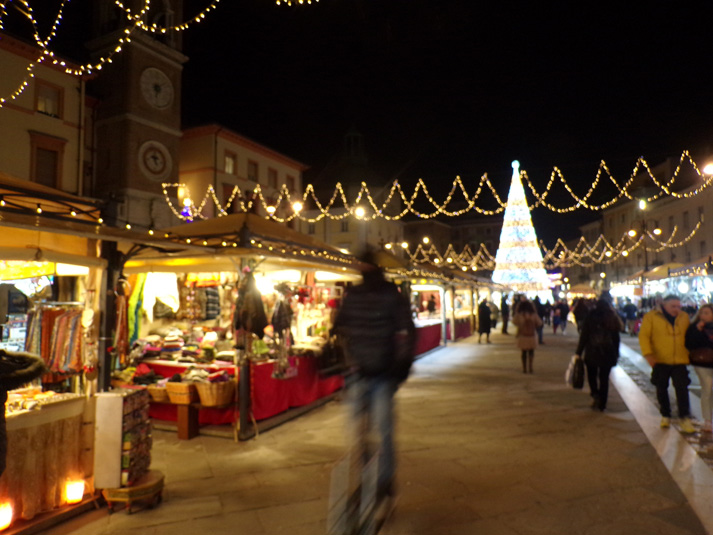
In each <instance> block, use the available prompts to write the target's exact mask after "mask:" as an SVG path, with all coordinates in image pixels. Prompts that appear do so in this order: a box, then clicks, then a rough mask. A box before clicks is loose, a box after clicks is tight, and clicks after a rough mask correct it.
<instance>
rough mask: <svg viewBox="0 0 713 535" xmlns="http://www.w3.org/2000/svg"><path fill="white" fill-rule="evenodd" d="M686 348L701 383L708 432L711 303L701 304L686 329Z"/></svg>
mask: <svg viewBox="0 0 713 535" xmlns="http://www.w3.org/2000/svg"><path fill="white" fill-rule="evenodd" d="M686 348H687V349H688V351H689V360H690V361H691V364H692V365H693V370H694V371H695V372H696V375H698V380H699V382H700V384H701V413H702V415H703V432H704V433H710V432H711V430H712V428H711V415H712V414H713V305H710V304H706V305H702V306H701V308H700V309H698V313H697V314H696V315H695V316H694V318H693V320H692V321H691V325H689V327H688V330H687V331H686Z"/></svg>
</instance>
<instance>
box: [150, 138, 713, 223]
mask: <svg viewBox="0 0 713 535" xmlns="http://www.w3.org/2000/svg"><path fill="white" fill-rule="evenodd" d="M684 164H690V165H691V166H692V168H693V169H694V171H695V172H696V173H697V175H698V177H700V179H701V183H700V185H698V186H697V187H695V188H692V189H690V190H689V191H686V192H684V193H678V192H675V191H673V189H672V186H673V184H674V183H675V182H676V180H677V179H678V178H679V176H680V174H681V169H682V167H683V165H684ZM642 170H644V171H645V172H646V173H647V174H648V175H649V177H650V178H651V180H652V182H653V183H654V184H655V186H656V187H657V188H658V190H659V191H658V192H657V193H655V194H654V195H652V196H650V197H648V198H646V199H645V200H646V201H647V202H651V201H655V200H657V199H660V198H663V197H664V196H670V197H675V198H691V197H694V196H695V195H697V194H699V193H700V192H702V191H703V190H705V189H706V188H708V187H710V185H711V183H713V175H710V174H705V173H703V172H701V171H700V169H699V167H698V165H697V164H696V162H695V161H694V160H693V159H692V157H691V155H690V153H689V152H688V151H683V152H682V153H681V157H680V159H679V162H678V166H677V167H676V170H675V171H674V173H673V175H672V176H671V178H670V179H669V180H667V181H664V182H662V181H660V180H658V179H656V177H655V176H654V175H653V173H652V172H651V169H650V167H649V165H648V163H647V162H646V160H644V158H643V157H640V158H639V159H638V160H637V161H636V165H635V166H634V168H633V170H632V174H631V175H630V177H629V178H628V179H627V180H626V181H625V182H624V183H623V185H620V184H619V182H618V181H617V180H616V178H615V177H614V176H613V174H612V173H611V171H610V170H609V168H608V167H607V165H606V163H605V162H604V161H603V160H602V161H601V162H600V164H599V167H598V169H597V173H596V176H595V179H594V182H593V183H592V185H591V186H590V188H589V191H587V192H586V194H584V195H577V194H576V193H575V192H574V190H573V189H572V188H571V186H570V185H569V183H568V181H567V179H566V178H565V176H564V173H563V172H562V171H561V169H559V168H558V167H554V169H553V171H552V173H551V175H550V178H549V181H548V182H547V185H546V186H545V189H544V190H542V191H538V190H537V189H536V188H535V186H534V184H533V183H532V181H531V180H530V178H529V176H528V175H527V172H526V171H520V178H521V179H522V180H523V181H524V183H526V184H527V187H528V189H529V190H530V192H531V193H532V195H533V196H534V198H535V201H534V202H533V203H531V204H528V205H527V209H528V210H533V209H534V208H538V207H543V208H546V209H548V210H550V211H552V212H555V213H570V212H573V211H575V210H579V209H587V210H591V211H602V210H604V209H606V208H609V207H611V206H612V205H614V204H615V203H617V202H619V201H622V200H624V199H629V200H634V199H635V197H634V196H633V195H632V194H631V192H630V189H631V187H632V184H633V182H634V179H635V178H636V177H637V175H638V174H639V173H640V172H641V171H642ZM605 177H606V179H608V181H609V182H611V183H612V184H613V185H614V186H615V187H616V188H617V194H616V195H615V196H614V197H612V198H611V199H609V200H608V201H606V202H603V203H601V204H595V203H591V202H590V199H591V197H592V195H593V194H594V192H595V189H596V188H597V187H598V186H599V185H600V184H601V183H602V182H603V181H604V180H605ZM558 183H559V184H562V185H563V186H564V188H565V189H566V190H567V192H568V193H569V195H570V196H571V198H572V200H573V201H574V203H573V204H571V205H569V206H555V205H554V204H552V203H550V202H549V201H548V196H549V195H550V193H551V191H552V188H553V187H554V185H555V184H558ZM167 188H183V189H184V190H185V191H186V196H187V197H189V198H190V199H194V198H193V196H192V195H191V193H190V191H188V188H187V186H186V185H185V184H180V183H176V184H163V189H164V197H165V199H166V202H167V203H168V205H169V206H170V207H171V210H172V211H173V213H174V214H176V215H177V217H179V218H180V212H179V211H178V210H176V208H175V207H174V206H173V203H172V200H171V197H170V196H169V194H168V192H167ZM486 190H488V191H489V192H490V194H491V196H492V199H493V200H494V202H495V203H496V204H497V205H498V207H497V208H495V209H490V208H485V207H483V206H480V205H479V204H478V201H480V200H483V194H484V192H485V191H486ZM249 195H250V198H248V197H247V196H246V195H245V194H243V192H242V190H241V189H240V188H239V187H238V186H235V187H234V189H233V191H232V192H231V194H230V196H229V198H228V200H227V201H226V202H225V204H222V203H221V202H220V201H219V199H218V197H217V194H216V192H215V189H213V187H212V186H209V187H208V189H207V190H206V193H205V194H204V196H203V198H202V199H201V201H200V202H199V203H198V205H194V211H193V212H194V215H195V216H196V217H198V218H205V217H206V216H205V215H204V214H203V209H204V208H205V207H206V206H207V203H208V201H209V200H211V201H212V202H213V204H214V205H215V207H216V212H217V214H218V215H219V216H222V215H226V214H228V213H230V209H231V207H232V206H238V207H239V208H240V210H241V211H250V210H252V209H253V208H254V207H255V205H256V203H258V204H259V205H260V206H261V207H262V209H263V210H264V211H265V212H266V213H267V216H266V217H268V218H269V219H272V220H274V221H277V222H279V223H286V222H289V221H292V220H294V219H299V220H300V221H304V222H307V223H316V222H318V221H320V220H322V219H325V218H328V219H331V220H335V221H338V220H342V219H345V218H347V217H356V218H358V219H360V220H363V221H373V220H375V219H377V218H382V219H385V220H387V221H397V220H399V219H402V218H403V217H404V216H406V215H407V214H412V215H415V216H417V217H418V218H420V219H425V220H428V219H433V218H435V217H437V216H445V217H458V216H461V215H463V214H466V213H468V212H470V211H475V212H477V213H479V214H481V215H498V214H501V213H503V211H504V210H505V207H506V206H507V202H506V201H503V199H502V198H501V197H500V195H499V194H498V192H497V190H496V189H495V187H494V186H493V184H492V182H491V181H490V179H489V178H488V175H487V174H483V175H482V176H481V177H480V180H479V181H478V185H477V187H476V189H475V192H474V193H473V194H472V195H469V194H468V191H467V189H466V187H465V184H464V182H463V180H462V179H461V177H460V176H456V178H455V179H454V180H453V183H452V185H451V188H450V191H449V192H448V194H447V195H446V197H445V199H444V200H443V201H442V202H439V201H438V200H436V199H435V198H434V197H433V196H432V195H431V193H430V192H429V190H428V187H427V186H426V183H425V182H424V180H423V179H419V180H418V181H417V183H416V186H415V187H414V190H413V192H412V193H411V195H407V194H406V192H405V191H404V189H403V187H402V185H401V183H400V182H399V181H398V180H394V182H393V183H392V184H391V187H390V188H389V191H388V194H387V195H386V198H385V200H384V201H383V202H380V201H377V200H376V198H375V197H374V196H373V195H372V194H371V192H370V191H369V187H368V186H367V184H366V183H365V182H362V183H361V185H360V188H359V191H358V193H357V194H356V197H355V198H354V200H353V201H352V202H349V200H348V199H347V196H346V193H345V191H344V187H343V185H342V183H341V182H337V184H336V185H335V187H334V191H333V193H332V195H331V196H330V198H329V200H328V201H327V202H326V203H322V202H321V201H320V200H319V199H318V198H317V195H316V192H315V189H314V186H312V184H308V185H307V186H306V188H305V190H304V192H303V193H302V194H301V195H293V194H292V193H290V191H289V190H288V189H287V186H286V185H284V184H283V185H282V186H280V188H279V189H278V191H277V198H276V199H268V198H267V197H266V196H265V194H264V192H263V190H262V187H261V186H260V185H259V184H257V185H256V186H255V187H254V189H253V190H252V192H250V193H249ZM421 196H423V197H424V198H425V200H426V201H427V204H429V205H430V206H431V207H432V210H428V211H424V210H421V209H418V208H417V206H416V205H417V202H418V200H419V198H420V197H421ZM456 197H462V199H463V201H465V205H464V206H463V207H462V208H458V209H449V205H450V204H451V203H452V202H453V200H454V199H455V198H456ZM395 199H399V200H400V204H401V206H397V205H396V203H395ZM297 200H299V201H300V202H301V203H302V206H303V207H304V206H307V205H308V203H309V205H311V206H314V209H311V210H309V211H306V210H302V209H300V210H292V209H291V206H292V203H293V201H297ZM367 208H368V210H367ZM397 208H398V209H397ZM315 211H316V213H317V215H310V214H313V212H315ZM357 211H359V213H357ZM281 213H282V214H283V215H280V214H281Z"/></svg>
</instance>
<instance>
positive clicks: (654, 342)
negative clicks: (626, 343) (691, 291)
mask: <svg viewBox="0 0 713 535" xmlns="http://www.w3.org/2000/svg"><path fill="white" fill-rule="evenodd" d="M689 324H690V319H689V318H688V314H686V313H685V312H683V311H682V310H681V300H680V299H679V298H678V297H677V296H675V295H667V296H666V297H664V298H663V301H662V303H661V305H660V306H657V307H656V308H654V309H652V310H651V311H649V312H647V313H646V315H644V319H643V321H642V322H641V328H640V329H639V345H640V346H641V354H642V355H644V358H646V360H647V361H648V362H649V364H651V367H652V370H651V383H652V384H653V385H654V386H655V387H656V398H657V399H658V402H659V409H660V411H661V427H662V428H667V427H669V426H670V425H671V424H670V420H671V401H670V400H669V397H668V385H669V381H670V382H673V387H674V390H675V391H676V403H677V405H678V417H679V419H680V428H681V431H682V432H684V433H693V432H695V428H694V427H693V424H692V423H691V418H690V405H689V400H688V385H689V384H690V382H691V380H690V378H689V376H688V368H687V365H688V363H689V360H688V349H686V343H685V342H686V330H687V329H688V326H689Z"/></svg>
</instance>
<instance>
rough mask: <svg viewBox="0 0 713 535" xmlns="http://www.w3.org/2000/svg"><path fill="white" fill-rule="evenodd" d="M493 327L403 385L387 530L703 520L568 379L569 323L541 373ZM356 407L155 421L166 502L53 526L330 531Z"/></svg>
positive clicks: (79, 531) (654, 460) (631, 436)
mask: <svg viewBox="0 0 713 535" xmlns="http://www.w3.org/2000/svg"><path fill="white" fill-rule="evenodd" d="M492 339H493V342H494V343H493V344H490V345H485V344H481V345H478V344H477V343H473V342H474V339H473V338H471V339H469V340H466V341H464V342H460V343H458V344H449V346H448V347H447V348H445V349H441V350H438V351H435V352H432V353H431V354H430V355H429V356H427V357H426V358H424V359H422V360H420V361H418V362H417V363H416V365H415V370H414V374H413V377H412V378H411V379H410V380H409V381H408V382H407V383H406V385H405V386H404V387H403V388H402V389H401V390H400V391H399V393H398V395H397V427H396V437H397V448H398V476H397V477H398V479H397V489H398V492H399V502H398V507H397V509H396V512H395V513H394V516H393V518H392V520H391V521H390V522H389V524H388V525H387V526H386V528H385V530H384V531H383V534H384V535H407V534H408V535H445V534H449V535H469V534H471V533H472V534H477V535H536V534H543V535H545V534H546V535H560V534H562V535H572V534H576V535H579V534H584V535H619V534H621V535H639V534H641V535H644V534H645V535H658V534H661V535H664V534H665V535H684V534H686V535H691V534H693V535H702V534H703V533H704V532H705V531H704V529H703V527H702V525H701V522H700V521H699V519H698V518H697V517H696V514H695V513H694V512H693V510H692V509H691V507H690V505H689V504H688V502H687V501H686V498H685V496H684V494H683V493H682V492H681V490H680V489H679V488H678V487H677V485H676V483H675V482H674V480H673V479H672V477H671V475H670V474H669V473H668V471H667V470H666V468H665V466H664V464H663V463H662V462H661V460H660V459H659V457H658V455H657V454H656V451H655V450H654V448H653V447H652V446H651V445H650V444H649V443H648V441H647V439H646V435H645V434H644V433H643V432H642V431H641V429H640V428H639V425H638V423H637V422H636V420H635V419H634V417H633V415H632V413H631V412H629V411H628V409H627V407H626V405H625V404H624V402H623V401H622V398H621V396H619V394H618V393H617V391H616V389H614V388H612V389H611V390H610V398H611V399H610V401H609V409H608V410H607V412H605V413H598V412H594V411H592V410H591V409H590V408H589V396H588V395H587V390H586V388H585V390H584V391H574V390H573V389H571V388H569V387H567V386H566V385H565V384H564V380H563V375H564V370H565V368H566V367H567V364H568V361H569V358H570V356H571V354H572V353H573V349H574V345H575V344H576V338H575V336H574V334H572V333H568V334H567V335H565V336H561V335H557V336H556V337H553V336H551V335H546V342H547V345H545V346H541V347H539V348H538V350H537V356H536V358H535V374H533V375H523V374H522V373H521V371H520V369H519V355H518V352H517V350H516V349H515V347H514V337H505V336H502V335H498V334H495V335H493V337H492ZM347 412H348V406H347V404H346V403H345V402H341V401H332V402H330V403H327V404H326V405H324V406H322V407H320V408H319V409H317V410H315V411H312V412H311V413H309V414H306V415H304V416H302V417H301V418H299V419H298V420H296V421H293V422H288V423H286V424H284V425H282V426H280V427H278V428H276V429H273V430H271V431H269V432H267V433H264V434H261V435H260V436H259V437H258V438H257V439H255V440H251V441H247V442H241V443H237V444H236V443H235V442H233V441H232V440H229V439H223V438H215V437H205V436H200V437H197V438H195V439H193V440H191V441H179V440H177V438H176V437H175V434H174V433H170V432H162V431H155V432H154V455H153V459H154V462H153V467H154V468H158V469H160V470H162V471H164V473H165V475H166V489H165V498H166V499H165V501H164V503H163V504H162V505H161V506H160V507H158V508H156V509H155V510H151V511H139V512H137V513H136V514H134V515H130V516H129V515H125V514H124V513H122V512H117V513H116V514H114V515H112V516H111V517H110V516H109V515H107V514H106V511H105V510H101V511H96V512H90V513H87V514H86V515H84V517H81V518H79V519H75V520H73V521H70V522H68V523H66V524H64V525H63V526H59V527H57V528H54V529H52V530H49V531H47V533H48V534H49V535H65V534H70V533H72V534H76V535H125V534H128V533H129V532H131V533H139V532H140V533H142V534H144V533H146V534H148V535H164V534H166V535H168V534H171V535H180V534H182V533H191V534H195V533H249V534H251V535H267V534H270V535H279V534H282V533H289V534H290V535H303V534H304V535H321V534H322V533H324V532H325V524H326V515H327V506H328V493H329V484H330V478H331V470H332V467H333V466H334V464H335V463H336V462H337V461H338V460H339V459H340V458H341V457H342V456H343V455H344V454H345V452H346V450H347V445H348V444H349V441H350V438H349V437H350V432H349V430H348V425H347V419H346V415H347ZM670 432H672V433H676V432H677V431H676V430H670ZM695 440H698V444H699V445H700V444H702V446H700V448H701V449H705V447H706V443H701V442H700V439H695Z"/></svg>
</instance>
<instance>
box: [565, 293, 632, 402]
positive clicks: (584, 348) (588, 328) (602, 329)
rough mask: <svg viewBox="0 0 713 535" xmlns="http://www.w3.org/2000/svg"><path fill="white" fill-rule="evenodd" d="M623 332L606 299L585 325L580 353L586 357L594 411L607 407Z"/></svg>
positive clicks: (588, 315)
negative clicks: (611, 373) (620, 337)
mask: <svg viewBox="0 0 713 535" xmlns="http://www.w3.org/2000/svg"><path fill="white" fill-rule="evenodd" d="M578 325H579V322H578ZM620 331H621V322H620V321H619V316H618V314H617V313H616V311H615V310H614V309H613V308H612V306H611V305H610V304H609V302H608V301H607V300H605V299H600V300H599V301H597V303H596V304H595V305H594V308H593V309H592V310H589V311H588V312H587V315H586V317H585V318H584V320H583V321H582V323H581V333H580V335H579V343H578V344H577V351H576V353H577V355H579V356H580V357H581V356H582V355H584V365H585V366H586V368H587V382H588V383H589V391H590V395H591V396H592V409H594V410H599V411H604V410H605V409H606V408H607V399H608V397H609V373H610V372H611V369H612V368H613V367H614V366H616V363H617V361H618V360H619V341H620V340H619V332H620Z"/></svg>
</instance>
